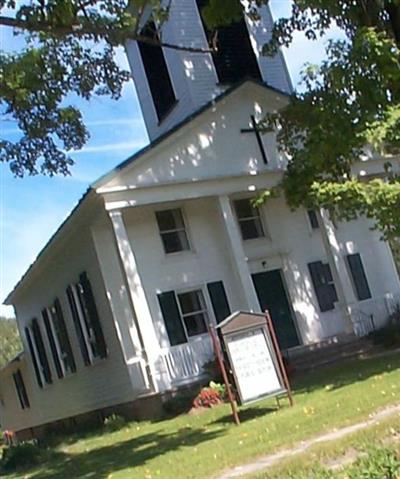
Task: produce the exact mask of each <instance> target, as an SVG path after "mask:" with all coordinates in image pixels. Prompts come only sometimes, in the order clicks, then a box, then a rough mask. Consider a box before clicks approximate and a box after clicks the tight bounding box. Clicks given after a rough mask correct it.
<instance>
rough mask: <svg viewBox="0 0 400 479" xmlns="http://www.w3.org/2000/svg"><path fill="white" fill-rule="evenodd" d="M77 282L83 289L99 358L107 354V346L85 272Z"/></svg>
mask: <svg viewBox="0 0 400 479" xmlns="http://www.w3.org/2000/svg"><path fill="white" fill-rule="evenodd" d="M79 284H80V285H81V287H82V289H83V298H84V302H85V306H86V311H87V314H88V315H89V322H90V324H91V325H92V327H93V331H94V336H95V340H96V345H97V348H98V351H99V355H100V357H101V358H105V357H106V356H107V346H106V342H105V339H104V334H103V329H102V327H101V323H100V318H99V315H98V313H97V308H96V303H95V300H94V296H93V291H92V286H91V284H90V281H89V278H88V276H87V274H86V272H84V273H82V274H80V275H79Z"/></svg>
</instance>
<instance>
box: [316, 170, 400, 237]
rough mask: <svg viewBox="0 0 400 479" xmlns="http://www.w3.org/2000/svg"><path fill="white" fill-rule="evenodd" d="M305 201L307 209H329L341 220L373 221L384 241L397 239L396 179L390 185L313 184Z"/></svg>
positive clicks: (399, 201)
mask: <svg viewBox="0 0 400 479" xmlns="http://www.w3.org/2000/svg"><path fill="white" fill-rule="evenodd" d="M308 200H309V202H310V203H309V204H310V206H312V207H321V208H326V209H329V210H330V212H331V214H332V215H333V216H334V217H336V218H338V219H341V220H343V219H344V220H352V219H355V218H357V217H358V216H359V215H363V216H366V217H367V218H370V219H373V220H374V221H375V227H376V228H377V229H379V230H380V231H381V232H382V233H383V236H384V238H385V239H390V238H396V237H400V214H399V212H400V178H398V179H397V180H394V181H393V182H391V183H388V182H384V181H382V180H380V179H374V180H371V181H369V182H362V181H359V180H357V179H352V180H349V181H344V182H343V183H334V182H329V181H322V182H314V183H313V184H312V185H311V188H310V192H309V195H308Z"/></svg>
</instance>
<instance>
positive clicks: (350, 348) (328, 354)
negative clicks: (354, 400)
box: [285, 334, 384, 373]
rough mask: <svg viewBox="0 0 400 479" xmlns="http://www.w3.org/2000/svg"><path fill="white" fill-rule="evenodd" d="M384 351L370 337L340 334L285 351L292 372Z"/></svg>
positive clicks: (308, 369)
mask: <svg viewBox="0 0 400 479" xmlns="http://www.w3.org/2000/svg"><path fill="white" fill-rule="evenodd" d="M383 351H384V348H382V347H380V346H376V345H375V344H374V343H373V342H372V341H371V340H370V339H368V338H366V337H363V338H358V337H357V336H355V335H352V334H349V335H340V336H335V337H332V338H328V339H326V340H324V341H321V342H318V343H313V344H308V345H305V346H299V347H297V348H293V349H290V350H288V351H286V354H285V357H286V360H287V362H288V365H289V370H290V371H291V372H294V373H299V372H303V371H304V372H305V371H310V370H313V369H317V368H319V367H322V366H325V365H329V364H332V363H335V362H339V361H343V360H345V359H352V358H362V357H367V356H373V355H375V354H379V353H381V352H383Z"/></svg>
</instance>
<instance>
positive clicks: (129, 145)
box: [69, 139, 147, 156]
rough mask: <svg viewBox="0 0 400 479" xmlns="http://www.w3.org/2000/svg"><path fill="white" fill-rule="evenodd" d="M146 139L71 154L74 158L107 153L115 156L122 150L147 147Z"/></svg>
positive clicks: (94, 147) (110, 144) (108, 144)
mask: <svg viewBox="0 0 400 479" xmlns="http://www.w3.org/2000/svg"><path fill="white" fill-rule="evenodd" d="M146 143H147V142H146V140H145V139H138V140H133V141H122V142H120V143H106V144H104V145H95V146H85V147H84V148H82V150H79V151H73V152H69V153H70V154H71V155H72V156H76V155H84V154H87V153H104V152H106V151H113V152H114V153H115V154H117V153H118V151H121V150H137V149H138V148H141V147H143V146H145V145H146Z"/></svg>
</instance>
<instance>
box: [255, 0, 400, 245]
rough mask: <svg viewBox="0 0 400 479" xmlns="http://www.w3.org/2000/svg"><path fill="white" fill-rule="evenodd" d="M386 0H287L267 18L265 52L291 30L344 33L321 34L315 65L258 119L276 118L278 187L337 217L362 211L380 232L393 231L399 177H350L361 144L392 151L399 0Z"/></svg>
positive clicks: (398, 92) (399, 62)
mask: <svg viewBox="0 0 400 479" xmlns="http://www.w3.org/2000/svg"><path fill="white" fill-rule="evenodd" d="M389 3H390V5H389ZM389 3H387V2H380V1H374V0H371V1H370V2H368V9H363V8H362V6H361V5H360V4H359V2H351V1H346V0H340V1H338V2H330V1H328V0H318V1H315V0H301V1H296V2H294V4H293V9H292V16H291V17H290V18H289V19H284V20H279V21H278V22H276V23H275V25H274V29H273V37H272V41H271V42H270V44H269V45H268V46H267V50H268V51H269V52H271V51H274V49H276V47H277V46H279V45H288V44H290V42H291V41H292V38H293V34H294V32H295V31H303V32H308V36H312V37H317V36H319V35H321V36H322V35H324V34H325V33H326V31H327V28H328V27H329V26H330V25H332V24H333V23H336V24H337V25H338V26H339V27H340V28H341V29H342V30H343V32H344V34H345V38H344V39H340V40H335V41H333V40H331V41H329V42H328V44H327V47H326V59H325V60H324V61H323V62H322V63H321V65H318V66H315V65H306V66H305V68H304V70H303V72H302V82H303V86H304V87H305V89H304V92H302V93H299V94H297V95H296V96H293V97H292V98H291V100H290V102H289V104H288V106H287V107H286V108H284V109H283V110H281V111H279V112H278V113H274V114H272V115H269V116H267V117H266V119H265V127H266V128H270V127H271V126H278V128H277V131H278V134H277V140H278V145H279V148H280V149H281V150H283V151H284V152H285V153H287V155H288V157H289V158H290V161H289V165H288V169H287V171H286V172H285V174H284V178H283V181H282V184H281V185H280V188H282V190H283V192H284V194H285V196H286V199H287V201H288V203H289V205H290V206H291V207H294V208H295V207H297V206H300V205H303V206H305V207H324V208H327V209H329V210H330V211H331V212H332V213H333V214H335V215H336V216H337V217H338V218H341V219H353V218H356V217H357V216H358V215H365V216H367V217H368V218H371V219H374V220H375V225H376V228H378V229H379V230H381V231H382V233H383V236H384V237H385V238H395V237H398V236H400V224H399V222H400V214H399V211H400V199H399V197H400V191H399V189H400V186H399V181H398V180H396V179H392V180H391V182H384V181H382V180H373V181H370V182H366V181H365V180H361V179H357V178H353V177H352V166H353V165H354V163H355V162H357V161H360V158H361V156H362V155H363V154H364V151H365V148H366V147H368V148H369V149H372V153H373V155H375V156H377V155H381V157H383V158H385V155H388V156H387V157H388V159H390V158H391V156H390V155H393V154H398V153H399V151H400V45H399V43H398V42H399V40H398V38H400V24H396V21H395V17H396V15H394V14H395V13H396V12H397V16H398V18H400V4H398V2H397V3H396V2H389ZM389 7H390V8H389ZM393 15H394V16H393ZM383 161H384V160H382V163H383ZM365 168H366V169H367V170H368V162H366V163H365ZM384 173H385V171H384V169H383V168H382V174H384ZM386 173H388V172H386ZM388 176H389V175H388ZM264 196H265V195H264ZM261 201H262V198H261Z"/></svg>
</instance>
